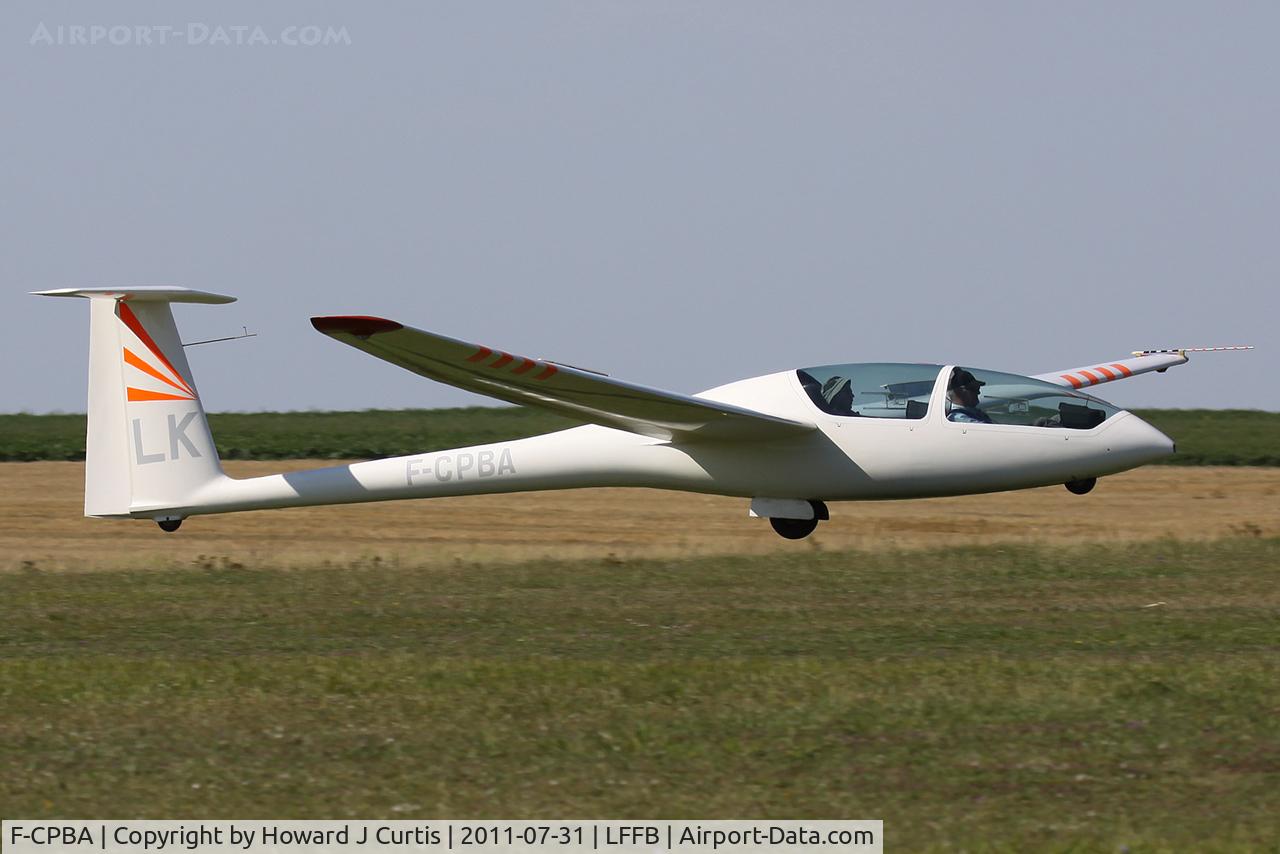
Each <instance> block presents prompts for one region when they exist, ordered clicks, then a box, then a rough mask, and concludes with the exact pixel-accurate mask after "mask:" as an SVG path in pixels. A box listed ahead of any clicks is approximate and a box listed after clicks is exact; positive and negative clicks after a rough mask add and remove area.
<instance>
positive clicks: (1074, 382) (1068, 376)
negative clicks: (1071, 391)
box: [1062, 374, 1084, 388]
mask: <svg viewBox="0 0 1280 854" xmlns="http://www.w3.org/2000/svg"><path fill="white" fill-rule="evenodd" d="M1062 378H1063V379H1064V380H1066V381H1067V382H1069V383H1071V385H1072V386H1073V387H1074V388H1080V387H1081V386H1083V385H1084V383H1082V382H1080V380H1078V379H1076V378H1075V377H1073V376H1071V374H1063V375H1062Z"/></svg>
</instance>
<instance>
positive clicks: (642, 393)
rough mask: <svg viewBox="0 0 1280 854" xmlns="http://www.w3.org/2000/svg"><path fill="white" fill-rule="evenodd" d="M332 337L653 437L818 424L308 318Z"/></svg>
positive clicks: (346, 321)
mask: <svg viewBox="0 0 1280 854" xmlns="http://www.w3.org/2000/svg"><path fill="white" fill-rule="evenodd" d="M311 325H312V326H314V327H315V328H316V329H317V330H318V331H320V332H323V333H324V334H325V335H328V336H329V337H330V338H334V339H336V340H338V341H341V342H342V343H344V344H349V345H351V346H352V347H355V348H356V349H357V350H363V351H364V352H366V353H368V354H369V355H371V356H376V357H377V358H379V359H382V360H383V361H386V362H391V363H392V364H393V365H399V366H400V367H402V368H404V369H405V370H408V371H412V372H413V373H415V374H419V375H421V376H424V377H428V378H430V379H433V380H436V381H437V382H442V383H445V384H447V385H451V386H456V387H458V388H463V389H466V390H467V391H473V392H476V393H478V394H484V395H488V396H489V397H495V398H497V399H498V400H505V401H507V402H509V403H519V404H525V405H528V406H540V407H542V408H544V409H550V410H554V411H556V412H559V413H561V414H563V415H568V416H570V417H572V418H576V419H578V420H580V421H587V422H590V423H592V424H601V425H603V426H605V427H616V428H618V429H621V430H628V431H630V432H632V433H639V434H641V435H643V436H650V437H652V438H655V439H663V440H668V441H671V440H675V441H685V440H691V439H712V440H760V439H778V438H783V437H787V436H795V435H799V434H802V433H806V432H809V431H811V430H815V429H817V428H816V425H814V424H808V423H805V422H801V421H792V420H789V419H786V418H779V417H777V416H774V415H766V414H764V413H762V412H755V411H753V410H750V409H743V408H741V407H737V406H731V405H729V404H725V403H717V402H715V401H711V400H703V399H701V398H696V397H689V396H687V395H682V394H675V393H674V392H669V391H662V390H661V389H654V388H647V387H645V386H641V385H635V384H633V383H627V382H622V381H621V380H616V379H612V378H611V377H606V376H604V375H603V374H594V373H592V372H590V371H584V370H582V369H580V368H574V367H570V366H568V365H562V364H558V363H555V362H549V361H546V360H544V359H529V358H525V357H523V356H517V355H514V354H512V353H506V352H504V351H501V350H495V349H492V348H489V347H482V346H480V345H477V344H469V343H467V342H466V341H459V340H457V339H454V338H447V337H445V336H444V335H436V334H434V333H432V332H424V331H422V330H420V329H414V328H412V327H409V326H404V325H402V324H400V323H396V322H395V321H393V320H385V319H383V318H380V317H350V316H340V317H313V318H311Z"/></svg>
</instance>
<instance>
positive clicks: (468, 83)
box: [0, 0, 1280, 412]
mask: <svg viewBox="0 0 1280 854" xmlns="http://www.w3.org/2000/svg"><path fill="white" fill-rule="evenodd" d="M93 25H101V26H102V27H104V28H111V27H115V28H116V29H115V30H114V31H112V30H107V31H106V32H110V33H113V34H114V40H115V41H117V42H123V43H117V44H112V43H111V41H112V38H109V37H106V36H104V35H102V34H101V32H102V31H100V33H99V36H98V43H97V44H71V43H69V42H70V41H71V40H72V39H73V38H74V36H73V35H72V32H71V31H70V30H69V29H67V28H68V27H71V26H83V27H86V28H87V27H91V26H93ZM310 25H318V26H319V27H320V28H321V30H327V29H330V28H332V29H333V30H335V31H337V42H338V43H336V44H328V45H325V44H320V45H314V46H305V45H287V44H281V43H279V42H281V41H285V40H288V41H300V40H302V39H314V36H315V31H307V30H304V29H300V28H305V27H307V26H310ZM163 26H168V27H171V28H172V32H170V33H169V34H168V35H167V36H165V38H166V43H165V44H158V43H157V41H158V39H160V38H161V35H160V33H159V31H158V30H155V31H153V32H152V34H151V39H152V44H150V45H147V44H142V43H140V42H141V41H142V40H143V37H142V35H141V34H140V31H139V30H137V28H138V27H153V28H159V27H163ZM59 27H61V28H62V29H59ZM219 27H222V28H224V30H223V33H222V36H219V31H218V28H219ZM232 27H249V28H250V29H249V30H248V31H245V30H240V31H232V30H231V29H230V28H232ZM255 27H256V28H259V29H258V30H254V29H253V28H255ZM343 32H345V37H344V36H343V35H342V33H343ZM1278 33H1280V4H1276V3H1273V2H1266V3H1204V2H1196V3H1172V2H1164V0H1162V2H1150V3H1139V2H1129V3H1109V2H1108V3H1103V2H1096V3H1057V4H1049V3H1039V2H1033V3H1028V2H1021V1H1020V0H1019V2H1009V3H965V4H957V3H944V2H937V3H911V2H905V3H904V2H885V3H850V2H832V3H819V2H798V3H754V2H743V1H742V0H733V2H722V3H713V2H697V3H659V2H648V0H646V2H636V3H608V2H576V3H552V2H509V3H457V2H454V3H446V4H435V3H424V2H379V3H368V4H356V3H342V4H336V3H322V2H305V3H302V2H278V0H277V2H272V3H270V4H264V3H260V2H255V3H236V2H224V3H219V4H202V5H199V6H196V5H188V4H177V3H172V2H164V3H129V2H113V3H109V4H108V3H57V2H39V3H34V2H14V0H7V2H5V3H4V4H3V6H0V79H3V81H4V83H3V87H0V109H2V112H0V114H2V115H3V117H4V133H3V134H0V152H2V153H3V156H2V158H0V281H2V282H3V283H4V284H3V288H0V310H3V312H4V316H6V317H8V318H10V320H11V322H10V323H9V325H8V326H9V331H8V333H7V334H6V335H5V336H4V339H3V340H4V345H3V347H4V350H3V353H2V354H0V355H3V358H4V364H5V367H4V390H5V395H4V399H3V404H2V406H0V408H2V409H3V410H5V411H11V412H12V411H34V412H43V411H49V410H64V411H83V409H84V397H85V359H86V352H87V328H88V320H87V306H85V305H84V304H81V303H79V302H72V301H67V300H48V299H40V298H36V297H30V296H26V292H27V291H30V290H37V289H45V288H53V287H67V286H74V285H127V284H178V285H183V286H186V287H191V288H198V289H204V290H212V291H219V292H223V293H228V294H232V295H235V296H238V297H239V298H240V302H238V303H236V304H234V305H231V306H225V307H214V306H180V307H178V309H177V312H176V313H177V315H178V322H179V327H180V329H181V330H182V332H183V335H184V337H185V338H187V339H188V340H194V339H198V338H208V337H215V336H219V335H226V334H233V333H235V332H238V331H239V330H240V327H241V326H246V325H247V326H248V327H249V328H250V329H251V330H252V331H255V332H257V333H258V334H259V337H257V338H254V339H250V340H248V341H242V342H235V343H231V344H220V345H211V346H207V347H199V348H194V349H192V350H190V351H188V355H189V357H190V359H191V362H192V366H193V369H194V370H195V373H196V379H197V381H198V382H199V384H200V388H201V392H202V397H203V399H204V402H205V406H206V407H207V408H208V409H211V410H214V411H217V410H257V409H308V408H318V409H359V408H367V407H397V408H398V407H435V406H449V405H459V404H465V403H473V402H483V401H484V400H485V399H483V398H477V397H474V396H472V395H469V394H466V393H463V392H460V391H456V390H454V389H451V388H448V387H446V386H442V385H439V384H436V383H433V382H431V381H429V380H426V379H423V378H420V377H416V376H413V375H411V374H408V373H405V372H403V371H401V370H399V369H398V368H394V367H392V366H390V365H387V364H384V363H382V362H379V361H377V360H375V359H372V358H370V357H368V356H366V355H364V354H362V353H359V352H357V351H355V350H353V349H351V348H348V347H344V346H342V345H341V344H338V343H336V342H334V341H331V340H329V339H327V338H325V337H324V336H322V335H320V334H319V333H317V332H315V331H313V330H312V328H311V326H310V324H309V323H308V322H307V319H308V317H309V316H310V315H313V314H331V313H353V314H375V315H382V316H386V317H390V318H394V319H396V320H399V321H401V322H403V323H406V324H408V325H412V326H417V327H420V328H423V329H428V330H432V331H436V332H440V333H443V334H446V335H450V336H454V337H458V338H464V339H467V340H470V341H474V342H477V343H481V344H486V345H489V346H493V347H497V348H502V349H506V350H509V351H513V352H516V353H520V354H524V355H530V356H535V357H545V358H551V359H555V360H557V361H563V362H568V363H571V364H575V365H581V366H583V367H588V368H593V369H597V370H602V371H606V372H608V373H610V374H613V375H614V376H618V377H621V378H624V379H628V380H631V381H634V382H639V383H645V384H649V385H654V386H659V387H663V388H669V389H672V390H676V391H682V392H693V391H698V390H701V389H704V388H708V387H711V386H715V385H719V384H721V383H723V382H727V381H730V380H734V379H738V378H741V377H745V376H751V375H754V374H761V373H767V372H771V371H775V370H782V369H786V368H793V367H797V366H803V365H811V364H825V363H831V362H850V361H878V360H905V361H931V362H957V363H962V364H966V365H970V366H978V367H986V368H992V369H998V370H1010V371H1015V372H1025V373H1039V372H1042V371H1049V370H1053V369H1057V368H1069V367H1074V366H1077V365H1081V364H1084V363H1087V362H1089V361H1091V360H1103V359H1112V358H1115V357H1120V356H1123V355H1125V354H1126V353H1128V352H1129V351H1130V350H1133V349H1137V348H1144V347H1175V346H1195V345H1218V344H1239V343H1247V344H1256V345H1258V346H1259V349H1258V350H1256V351H1254V352H1252V353H1244V354H1238V353H1227V354H1220V355H1209V356H1201V357H1198V358H1194V359H1193V361H1192V363H1191V364H1189V365H1187V366H1185V367H1180V368H1177V369H1175V370H1172V371H1170V372H1169V373H1167V374H1163V375H1151V376H1145V377H1140V378H1136V379H1133V380H1130V381H1126V382H1123V383H1118V384H1114V385H1111V386H1107V387H1105V388H1104V389H1103V390H1102V391H1101V395H1102V396H1103V397H1105V398H1108V399H1110V400H1113V401H1114V402H1116V403H1118V404H1121V405H1125V406H1211V407H1228V406H1231V407H1237V406H1238V407H1260V408H1265V409H1272V410H1276V409H1280V383H1278V382H1277V379H1276V378H1277V376H1278V375H1280V349H1278V348H1277V347H1275V346H1274V344H1275V335H1274V334H1273V330H1274V329H1275V326H1276V317H1277V309H1280V298H1278V297H1277V288H1276V285H1277V283H1280V167H1278V161H1277V158H1278V157H1280V49H1277V34H1278ZM83 37H84V39H86V40H87V39H88V38H90V31H88V30H86V31H85V34H84V36H83ZM237 40H241V41H245V42H249V41H254V42H255V43H246V44H235V42H236V41H237ZM271 40H275V41H276V42H277V44H270V43H267V44H261V43H256V42H260V41H267V42H270V41H271ZM344 41H345V42H349V43H345V44H344V43H342V42H344ZM33 42H34V43H33ZM226 42H231V43H229V44H228V43H226Z"/></svg>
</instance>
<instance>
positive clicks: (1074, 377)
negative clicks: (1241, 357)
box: [1035, 346, 1253, 388]
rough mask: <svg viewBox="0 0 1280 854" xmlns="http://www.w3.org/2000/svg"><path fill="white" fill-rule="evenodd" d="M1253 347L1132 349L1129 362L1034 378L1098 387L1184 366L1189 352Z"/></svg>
mask: <svg viewBox="0 0 1280 854" xmlns="http://www.w3.org/2000/svg"><path fill="white" fill-rule="evenodd" d="M1252 349H1253V347H1252V346H1243V347H1184V348H1182V349H1179V350H1135V351H1134V353H1133V356H1132V357H1131V358H1128V359H1120V360H1118V361H1115V362H1095V363H1093V364H1091V365H1085V366H1084V367H1080V368H1072V369H1071V370H1069V371H1054V372H1052V373H1048V374H1038V375H1037V376H1036V377H1035V379H1038V380H1044V381H1045V382H1050V383H1054V384H1056V385H1062V386H1069V387H1071V388H1084V387H1086V386H1091V385H1101V384H1102V383H1109V382H1113V381H1115V380H1123V379H1126V378H1128V377H1136V376H1137V375H1138V374H1145V373H1148V372H1150V371H1159V372H1161V373H1163V372H1164V371H1167V370H1169V369H1170V368H1172V367H1174V366H1176V365H1185V364H1186V363H1187V362H1188V361H1189V359H1188V358H1187V354H1188V353H1211V352H1215V351H1218V350H1252Z"/></svg>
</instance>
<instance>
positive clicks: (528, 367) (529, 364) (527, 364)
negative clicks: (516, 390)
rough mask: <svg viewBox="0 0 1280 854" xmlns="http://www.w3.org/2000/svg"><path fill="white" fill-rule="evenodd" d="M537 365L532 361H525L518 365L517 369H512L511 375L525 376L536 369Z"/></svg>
mask: <svg viewBox="0 0 1280 854" xmlns="http://www.w3.org/2000/svg"><path fill="white" fill-rule="evenodd" d="M537 365H538V363H537V362H535V361H534V360H533V359H525V360H524V361H523V362H521V363H520V365H519V366H518V367H515V368H512V369H511V373H513V374H527V373H529V371H532V370H533V369H534V368H535V367H537Z"/></svg>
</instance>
